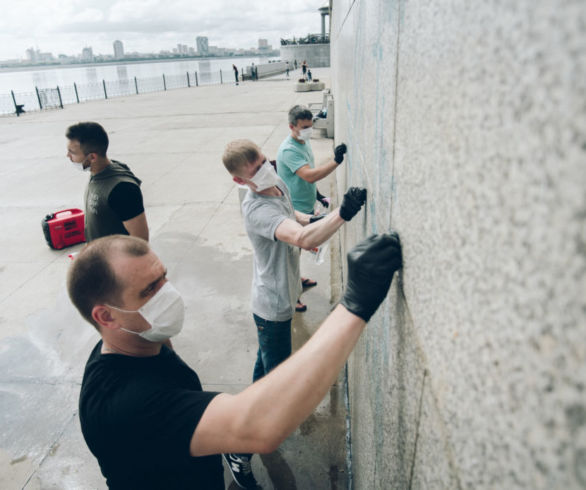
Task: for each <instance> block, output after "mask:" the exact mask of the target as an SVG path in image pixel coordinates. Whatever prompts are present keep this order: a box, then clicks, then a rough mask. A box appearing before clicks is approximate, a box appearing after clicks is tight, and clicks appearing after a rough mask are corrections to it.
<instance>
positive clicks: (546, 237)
mask: <svg viewBox="0 0 586 490" xmlns="http://www.w3.org/2000/svg"><path fill="white" fill-rule="evenodd" d="M585 31H586V3H585V2H584V1H582V0H574V1H570V0H567V1H557V2H554V1H553V0H551V1H548V0H519V1H515V2H511V1H505V0H501V1H493V2H469V1H464V0H460V1H457V0H452V1H448V0H446V1H442V2H437V1H433V0H420V1H406V0H403V1H401V0H334V1H333V10H332V25H331V40H332V89H333V94H334V98H335V105H336V111H335V115H336V118H335V122H336V128H335V130H336V143H339V142H342V141H345V142H346V143H347V144H348V147H349V155H348V158H347V159H346V161H345V163H344V164H343V165H344V166H345V167H344V170H345V174H342V173H340V171H338V194H339V195H340V196H341V195H342V193H343V191H344V190H345V189H346V188H347V187H348V186H349V185H362V186H366V187H367V188H368V190H369V199H368V203H367V209H366V213H364V214H361V215H359V217H358V219H356V220H355V221H353V222H352V223H350V225H349V226H348V227H345V231H344V232H343V234H342V240H341V243H342V252H345V251H347V250H348V249H349V248H350V247H351V246H352V245H353V244H355V243H356V242H358V241H359V240H360V239H362V238H363V237H365V236H367V235H369V234H370V233H374V232H384V231H387V230H389V228H390V227H393V228H395V229H397V230H398V231H399V233H400V235H401V239H402V243H403V251H404V264H405V265H404V269H403V271H402V272H401V274H399V275H398V277H396V278H395V281H394V284H393V287H392V290H391V292H390V294H389V296H388V299H387V300H386V302H385V303H384V304H383V306H382V308H381V309H380V311H379V312H378V313H377V315H376V316H375V317H374V318H373V320H372V321H371V323H370V324H369V326H368V329H367V331H366V333H365V335H364V336H363V337H362V339H361V341H360V343H359V345H358V347H357V349H356V350H355V353H354V354H353V357H352V358H351V361H350V365H349V383H350V403H351V422H352V462H353V468H352V469H353V481H354V488H356V489H389V488H398V489H402V488H421V489H429V488H433V489H435V488H467V489H468V488H487V489H488V488H499V489H500V488H502V489H505V488H506V489H511V488H531V489H537V488H539V489H553V488H556V489H557V488H560V489H561V488H563V489H568V488H572V489H573V488H586V392H585V384H586V225H585V222H586V34H585Z"/></svg>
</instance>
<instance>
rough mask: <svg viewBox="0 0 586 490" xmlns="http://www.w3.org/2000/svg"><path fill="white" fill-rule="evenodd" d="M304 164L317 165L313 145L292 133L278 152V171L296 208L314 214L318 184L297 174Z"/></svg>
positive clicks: (312, 166)
mask: <svg viewBox="0 0 586 490" xmlns="http://www.w3.org/2000/svg"><path fill="white" fill-rule="evenodd" d="M304 165H309V166H310V167H311V168H314V167H315V163H314V160H313V152H312V151H311V145H310V144H309V142H305V143H299V142H297V141H295V140H294V139H293V137H292V136H291V135H289V136H287V138H285V141H283V143H281V146H280V147H279V152H278V153H277V173H278V174H279V177H281V179H283V181H284V182H285V184H287V187H288V188H289V192H290V193H291V200H292V201H293V207H294V208H295V210H296V211H299V212H301V213H305V214H313V209H314V207H315V195H316V194H315V191H316V186H315V184H310V183H309V182H307V181H305V180H303V179H302V178H301V177H298V176H297V175H296V174H295V172H297V170H299V169H300V168H301V167H303V166H304Z"/></svg>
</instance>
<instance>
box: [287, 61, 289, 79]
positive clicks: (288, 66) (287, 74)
mask: <svg viewBox="0 0 586 490" xmlns="http://www.w3.org/2000/svg"><path fill="white" fill-rule="evenodd" d="M287 78H289V62H288V61H287Z"/></svg>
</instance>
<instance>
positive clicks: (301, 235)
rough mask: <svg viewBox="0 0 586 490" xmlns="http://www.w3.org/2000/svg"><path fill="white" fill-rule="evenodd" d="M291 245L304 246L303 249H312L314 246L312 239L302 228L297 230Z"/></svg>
mask: <svg viewBox="0 0 586 490" xmlns="http://www.w3.org/2000/svg"><path fill="white" fill-rule="evenodd" d="M291 245H294V246H295V247H299V248H302V249H303V250H310V249H312V248H313V247H314V245H313V244H312V243H311V239H310V238H309V237H308V236H307V235H306V233H305V230H304V229H301V230H299V232H297V233H296V234H295V236H294V238H293V240H292V242H291Z"/></svg>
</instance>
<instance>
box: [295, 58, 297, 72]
mask: <svg viewBox="0 0 586 490" xmlns="http://www.w3.org/2000/svg"><path fill="white" fill-rule="evenodd" d="M294 63H295V69H296V70H297V60H295V61H294Z"/></svg>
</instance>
